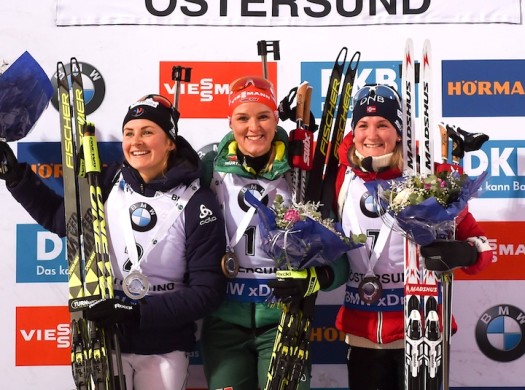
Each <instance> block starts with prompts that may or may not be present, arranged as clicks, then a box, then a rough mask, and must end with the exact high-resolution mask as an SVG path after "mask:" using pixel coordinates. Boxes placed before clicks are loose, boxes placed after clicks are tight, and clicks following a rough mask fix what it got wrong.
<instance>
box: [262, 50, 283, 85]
mask: <svg viewBox="0 0 525 390" xmlns="http://www.w3.org/2000/svg"><path fill="white" fill-rule="evenodd" d="M257 53H258V54H259V55H260V56H261V62H262V69H263V77H264V78H265V79H267V80H268V60H267V55H268V53H273V59H274V61H279V60H280V59H281V53H280V48H279V41H258V42H257Z"/></svg>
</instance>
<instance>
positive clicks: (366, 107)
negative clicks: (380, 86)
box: [352, 92, 403, 136]
mask: <svg viewBox="0 0 525 390" xmlns="http://www.w3.org/2000/svg"><path fill="white" fill-rule="evenodd" d="M365 116H382V117H383V118H385V119H387V120H388V121H389V122H390V123H392V125H393V126H394V127H395V128H396V131H397V134H399V135H400V136H401V134H402V133H403V120H402V118H403V111H402V109H401V106H400V105H399V101H398V99H395V98H389V97H384V96H380V95H376V94H375V93H373V92H371V93H370V94H368V95H367V96H365V97H363V98H361V99H360V100H358V101H355V102H354V109H353V111H352V130H353V129H354V127H355V125H356V124H357V122H359V120H360V119H361V118H363V117H365Z"/></svg>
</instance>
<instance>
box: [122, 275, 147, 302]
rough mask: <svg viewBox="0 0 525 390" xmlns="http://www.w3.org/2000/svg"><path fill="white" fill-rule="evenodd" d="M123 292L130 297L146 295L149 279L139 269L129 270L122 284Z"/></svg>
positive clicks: (136, 297) (138, 297)
mask: <svg viewBox="0 0 525 390" xmlns="http://www.w3.org/2000/svg"><path fill="white" fill-rule="evenodd" d="M122 288H123V289H124V293H125V294H126V295H127V296H128V297H130V298H131V299H141V298H144V297H145V296H146V294H147V293H148V290H149V281H148V278H147V277H146V276H144V275H143V274H142V273H140V272H139V271H131V272H130V273H129V275H128V276H126V277H125V278H124V284H123V285H122Z"/></svg>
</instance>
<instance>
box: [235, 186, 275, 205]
mask: <svg viewBox="0 0 525 390" xmlns="http://www.w3.org/2000/svg"><path fill="white" fill-rule="evenodd" d="M246 191H250V192H254V193H258V194H259V196H261V195H262V194H263V193H264V187H262V186H261V185H259V184H257V183H253V184H248V185H246V186H244V187H243V188H241V190H240V191H239V195H237V202H238V203H239V207H240V208H241V210H242V211H244V212H247V211H248V210H249V209H250V207H251V206H250V205H249V204H248V203H247V202H246V201H245V200H244V194H245V193H246ZM256 198H257V196H256ZM260 201H261V203H262V204H264V205H265V206H267V205H268V196H267V195H266V196H265V197H264V198H262V199H260Z"/></svg>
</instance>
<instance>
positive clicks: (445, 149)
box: [438, 123, 448, 163]
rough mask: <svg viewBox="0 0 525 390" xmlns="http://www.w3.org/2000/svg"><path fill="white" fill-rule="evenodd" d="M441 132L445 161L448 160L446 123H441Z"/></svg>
mask: <svg viewBox="0 0 525 390" xmlns="http://www.w3.org/2000/svg"><path fill="white" fill-rule="evenodd" d="M438 126H439V134H440V136H441V160H442V162H443V163H446V162H447V161H448V133H447V128H446V125H445V124H444V123H440V124H439V125H438Z"/></svg>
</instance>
